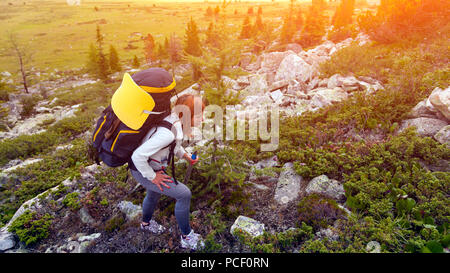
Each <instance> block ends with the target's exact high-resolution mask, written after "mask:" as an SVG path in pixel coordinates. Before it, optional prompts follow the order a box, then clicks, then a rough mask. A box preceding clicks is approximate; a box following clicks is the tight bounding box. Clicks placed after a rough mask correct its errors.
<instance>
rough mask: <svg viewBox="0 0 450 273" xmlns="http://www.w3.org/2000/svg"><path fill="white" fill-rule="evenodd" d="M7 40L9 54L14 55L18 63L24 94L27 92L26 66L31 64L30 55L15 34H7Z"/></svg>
mask: <svg viewBox="0 0 450 273" xmlns="http://www.w3.org/2000/svg"><path fill="white" fill-rule="evenodd" d="M8 40H9V43H10V54H11V55H15V56H16V57H17V59H18V61H19V66H20V73H21V74H22V81H23V87H24V89H25V92H26V93H29V91H28V84H27V76H28V72H27V70H26V64H27V63H30V62H31V59H32V54H31V51H29V50H28V49H27V47H25V46H24V45H23V44H21V43H20V42H19V40H18V38H17V36H16V34H14V33H12V32H9V33H8Z"/></svg>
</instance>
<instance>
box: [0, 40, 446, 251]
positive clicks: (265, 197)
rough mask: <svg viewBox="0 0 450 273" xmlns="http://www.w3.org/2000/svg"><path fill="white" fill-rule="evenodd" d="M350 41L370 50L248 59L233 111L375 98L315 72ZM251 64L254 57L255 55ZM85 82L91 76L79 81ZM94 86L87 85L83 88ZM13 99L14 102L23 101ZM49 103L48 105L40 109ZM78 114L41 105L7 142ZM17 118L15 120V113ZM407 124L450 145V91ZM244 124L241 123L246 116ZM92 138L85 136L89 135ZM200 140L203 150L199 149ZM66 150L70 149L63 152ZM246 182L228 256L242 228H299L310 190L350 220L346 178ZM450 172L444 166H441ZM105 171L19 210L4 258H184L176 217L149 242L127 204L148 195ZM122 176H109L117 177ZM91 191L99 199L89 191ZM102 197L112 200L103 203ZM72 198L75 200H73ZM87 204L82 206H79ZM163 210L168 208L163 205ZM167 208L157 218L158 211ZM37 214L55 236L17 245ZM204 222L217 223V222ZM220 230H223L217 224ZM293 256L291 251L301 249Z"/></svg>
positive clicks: (286, 169) (278, 176)
mask: <svg viewBox="0 0 450 273" xmlns="http://www.w3.org/2000/svg"><path fill="white" fill-rule="evenodd" d="M352 42H356V43H359V44H365V43H369V42H370V40H369V39H368V37H366V36H364V35H359V36H358V37H357V38H356V39H355V40H353V39H348V40H345V41H343V42H341V43H338V44H334V43H332V42H330V41H326V42H324V43H323V44H322V45H320V46H317V47H315V48H313V49H310V50H307V51H304V50H302V48H301V47H300V46H299V45H294V44H292V45H289V46H288V50H287V51H284V52H270V53H263V54H262V55H260V56H257V58H256V61H255V62H250V61H249V60H251V59H252V57H251V56H248V55H243V56H242V60H241V62H240V66H241V67H242V68H243V69H245V70H246V71H248V72H249V75H247V76H241V77H239V78H237V79H231V78H228V77H224V78H223V79H224V81H225V82H226V83H227V85H228V86H229V90H228V92H233V93H235V92H240V96H241V98H242V103H241V104H240V105H238V106H237V109H245V110H247V111H250V112H252V111H253V112H254V111H257V110H255V109H251V108H250V107H251V106H254V105H259V106H264V105H274V104H276V105H278V106H279V107H280V109H281V111H282V112H284V113H285V114H286V115H291V116H292V115H301V114H302V113H303V112H305V111H317V110H318V109H320V108H323V107H326V106H328V105H331V104H333V103H336V102H339V101H342V100H345V99H347V98H349V97H351V96H352V95H353V94H355V92H365V93H366V94H372V93H373V92H377V91H378V90H381V89H383V86H382V85H381V83H380V82H378V81H377V80H375V79H372V78H368V77H361V78H356V77H354V76H342V75H339V74H336V75H333V76H332V77H330V78H327V79H321V78H320V77H319V72H318V67H319V65H320V64H321V63H322V62H323V61H325V60H327V59H329V58H330V56H332V55H333V54H334V53H335V52H337V51H338V50H339V49H341V48H343V47H345V46H348V45H349V44H351V43H352ZM253 59H254V58H253ZM79 81H80V82H86V79H81V80H79ZM86 83H89V82H86ZM202 92H203V91H202V90H200V88H199V86H198V85H193V86H191V87H189V88H187V89H186V90H184V91H182V93H193V94H202ZM17 102H18V100H17V99H12V101H11V102H10V105H14V104H17ZM44 105H45V106H44ZM77 108H79V105H73V106H71V107H52V103H51V102H42V103H40V104H38V106H37V108H36V110H37V112H38V114H37V115H35V116H33V117H31V118H29V119H27V120H25V121H16V122H14V121H11V124H12V125H13V126H12V129H11V131H10V132H4V133H2V134H1V135H0V137H1V138H12V137H14V136H17V135H19V134H32V133H36V132H39V130H38V128H35V126H34V125H35V124H36V123H38V122H40V121H42V120H45V119H49V118H55V119H62V118H64V117H68V116H70V115H72V114H73V113H74V111H75V110H76V109H77ZM12 115H14V114H12ZM410 117H411V119H408V120H405V121H403V122H402V124H401V125H400V128H399V132H401V131H402V130H404V129H405V128H406V127H409V126H416V127H417V129H418V133H419V134H420V135H422V136H431V137H434V138H435V139H436V140H437V141H439V142H440V143H447V145H448V143H449V125H448V122H449V118H450V89H449V88H447V89H445V90H442V89H436V90H435V91H433V93H432V94H431V95H430V96H429V98H427V99H426V100H424V101H422V102H420V103H419V104H418V105H417V106H416V107H414V109H412V111H411V113H410ZM244 118H245V117H244ZM84 137H85V138H88V137H89V134H86V135H85V136H84ZM202 144H203V143H198V145H199V146H200V145H202ZM60 149H72V147H70V146H69V147H68V146H61V147H60ZM39 160H40V159H27V160H24V161H22V160H14V161H11V162H9V163H8V164H7V165H5V166H3V168H2V177H8V175H9V172H11V171H12V170H14V169H17V168H21V167H23V166H26V165H28V164H35V163H36V162H38V161H39ZM247 164H248V166H249V169H250V170H252V171H251V172H249V175H248V177H247V179H246V182H245V184H246V185H247V186H246V187H245V189H244V191H245V193H246V194H248V195H250V196H251V198H250V200H251V202H250V203H249V204H248V207H249V209H250V210H252V211H254V213H253V215H251V217H248V215H241V216H239V217H238V218H237V219H230V222H227V223H225V224H224V225H225V227H226V228H227V229H228V231H229V232H226V233H225V234H226V235H224V236H225V237H224V238H223V241H227V242H228V243H227V244H225V245H222V248H221V250H220V251H222V252H248V251H251V250H250V249H248V248H245V247H244V246H243V245H241V244H239V243H238V242H239V240H238V239H237V235H236V232H235V231H236V230H243V231H246V232H247V233H248V234H250V236H251V237H255V236H258V235H261V234H262V233H263V231H266V232H268V233H271V234H276V233H280V232H289V231H292V230H294V231H295V230H298V228H297V227H296V226H295V225H294V224H293V223H294V222H295V221H294V220H293V218H294V217H295V216H294V212H295V211H296V206H297V203H298V201H299V200H301V199H302V198H304V197H305V196H309V195H311V194H313V193H316V194H320V195H323V196H327V197H328V198H330V199H332V200H334V201H335V202H336V204H338V206H339V208H340V209H341V212H340V213H338V214H337V215H336V217H335V219H338V218H345V217H348V216H349V215H350V214H351V212H350V211H349V210H348V209H347V208H346V207H345V206H344V203H345V195H344V193H345V191H344V188H343V186H342V183H341V182H340V181H337V180H334V179H330V178H328V177H327V176H326V175H320V176H318V177H315V178H313V179H310V180H306V179H304V178H303V177H302V176H300V175H298V174H297V173H296V172H295V170H294V167H293V163H292V162H288V163H286V164H283V165H282V166H281V165H280V164H279V162H278V160H277V158H276V156H275V157H271V158H268V159H266V160H262V161H259V162H247ZM273 167H278V168H280V167H282V169H281V172H280V173H277V172H274V173H272V174H271V175H261V174H260V173H259V171H262V170H267V169H270V168H273ZM442 168H443V169H444V170H445V171H448V170H449V167H448V165H447V166H445V165H444V166H443V167H442ZM108 171H109V170H108V168H107V167H105V166H103V165H101V166H97V165H96V164H94V165H90V166H85V167H81V168H80V176H79V177H70V178H67V177H61V185H58V186H56V187H54V188H51V189H49V190H47V191H45V192H43V193H41V194H39V195H38V196H36V197H35V198H33V199H31V200H28V201H27V202H25V203H23V204H22V205H21V207H20V208H19V209H18V210H17V211H16V212H15V214H14V216H13V217H12V219H11V220H10V221H9V223H8V224H7V225H5V226H4V227H2V229H1V232H0V251H2V252H3V251H4V252H28V251H31V252H57V253H68V252H70V253H79V252H147V251H152V252H153V251H154V252H160V251H175V252H182V251H186V250H183V249H181V248H179V242H178V238H179V231H178V230H177V229H176V221H175V219H174V217H168V216H161V217H157V219H158V221H160V222H161V223H162V224H163V225H164V226H166V227H168V228H170V229H169V231H168V232H166V233H165V234H162V235H160V236H152V235H149V234H147V233H145V232H142V231H140V230H139V228H138V222H139V220H140V215H141V213H142V209H141V207H140V205H136V204H133V202H130V201H127V200H130V197H133V198H134V199H136V200H140V198H142V196H143V194H144V191H143V189H142V188H141V187H139V185H137V184H136V182H135V181H134V180H133V179H132V178H130V179H129V180H128V181H127V183H125V184H121V183H117V181H116V182H112V181H110V180H106V181H105V180H103V178H104V177H106V176H108V175H110V174H108ZM117 175H118V172H114V173H113V179H115V180H119V177H117ZM93 192H94V193H93ZM97 195H98V196H108V198H107V199H98V198H97ZM70 197H76V198H75V199H74V200H75V202H71V201H72V199H71V198H70ZM82 199H83V200H89V201H90V202H86V203H77V202H76V200H82ZM164 204H168V202H165V203H164ZM196 208H197V210H195V211H194V212H193V213H192V226H193V228H194V230H196V231H197V232H199V233H201V234H202V233H207V228H208V227H207V226H206V225H204V223H205V221H207V219H209V218H210V217H213V216H214V215H215V213H216V212H215V207H214V204H207V203H204V204H197V205H196ZM163 209H164V208H161V209H160V210H159V211H158V212H161V211H162V210H163ZM28 212H35V213H37V214H38V215H50V217H52V219H53V222H52V223H53V225H52V227H51V230H52V232H51V234H49V236H48V237H47V238H46V239H45V240H42V242H40V243H39V244H35V245H31V246H27V245H25V244H24V243H23V242H18V240H17V236H16V235H15V234H14V233H12V232H9V231H8V227H10V226H11V225H12V224H13V222H14V221H15V220H16V219H18V218H19V217H20V216H21V215H24V214H25V213H28ZM208 222H210V223H211V222H212V221H211V219H209V220H208ZM216 228H217V227H216ZM315 236H316V237H317V238H327V239H328V240H336V234H334V233H333V230H332V229H330V228H326V229H325V228H324V229H321V230H319V231H318V232H316V234H315ZM289 251H292V252H295V251H296V249H295V246H294V247H293V248H292V249H290V250H289ZM367 251H370V252H379V251H380V250H379V244H378V243H377V242H369V243H368V244H367Z"/></svg>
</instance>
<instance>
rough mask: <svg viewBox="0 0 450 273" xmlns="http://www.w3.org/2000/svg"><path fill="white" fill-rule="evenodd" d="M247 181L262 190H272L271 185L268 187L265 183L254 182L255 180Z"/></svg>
mask: <svg viewBox="0 0 450 273" xmlns="http://www.w3.org/2000/svg"><path fill="white" fill-rule="evenodd" d="M247 183H249V184H250V185H252V186H253V187H254V188H256V189H257V190H261V191H267V190H270V188H269V187H267V186H264V185H261V184H258V183H253V182H250V181H249V182H247Z"/></svg>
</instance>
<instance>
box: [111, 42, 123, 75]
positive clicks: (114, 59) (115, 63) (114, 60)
mask: <svg viewBox="0 0 450 273" xmlns="http://www.w3.org/2000/svg"><path fill="white" fill-rule="evenodd" d="M109 68H110V69H111V71H113V72H119V71H120V70H122V68H121V67H120V64H119V55H118V54H117V50H116V48H115V47H114V46H113V45H110V47H109Z"/></svg>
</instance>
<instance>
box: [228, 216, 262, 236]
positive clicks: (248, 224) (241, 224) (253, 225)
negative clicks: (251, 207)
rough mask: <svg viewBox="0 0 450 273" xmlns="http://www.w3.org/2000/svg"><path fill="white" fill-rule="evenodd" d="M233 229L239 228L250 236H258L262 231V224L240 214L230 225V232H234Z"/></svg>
mask: <svg viewBox="0 0 450 273" xmlns="http://www.w3.org/2000/svg"><path fill="white" fill-rule="evenodd" d="M235 230H240V231H243V232H246V233H247V234H249V235H250V236H251V237H252V238H254V237H256V236H260V235H262V234H263V233H264V224H262V223H260V222H258V221H256V220H254V219H252V218H249V217H246V216H242V215H240V216H239V217H238V218H237V219H236V221H234V224H233V225H232V226H231V229H230V232H231V234H233V235H234V234H235Z"/></svg>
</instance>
